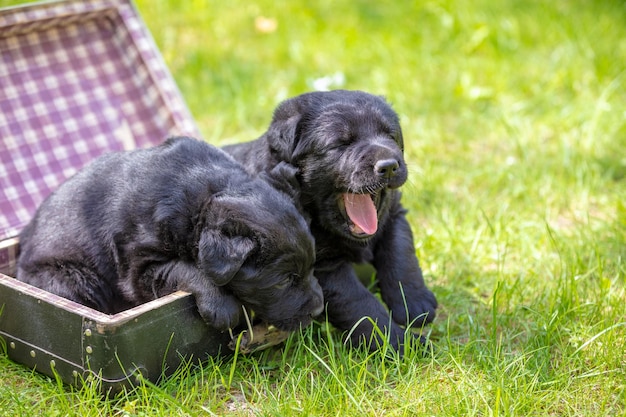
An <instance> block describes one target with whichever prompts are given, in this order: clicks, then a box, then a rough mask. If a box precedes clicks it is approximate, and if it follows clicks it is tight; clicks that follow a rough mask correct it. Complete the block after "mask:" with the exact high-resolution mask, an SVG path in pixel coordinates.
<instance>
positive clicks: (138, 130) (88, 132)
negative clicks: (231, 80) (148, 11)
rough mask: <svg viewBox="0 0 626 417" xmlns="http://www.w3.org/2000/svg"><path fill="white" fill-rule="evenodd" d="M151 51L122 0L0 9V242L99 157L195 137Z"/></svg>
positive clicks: (144, 33) (170, 82)
mask: <svg viewBox="0 0 626 417" xmlns="http://www.w3.org/2000/svg"><path fill="white" fill-rule="evenodd" d="M155 51H156V47H155V46H154V44H153V42H152V39H151V38H150V37H149V34H148V33H147V31H146V30H145V29H144V27H143V25H142V23H141V22H140V21H139V20H138V19H137V17H136V15H135V13H134V9H132V6H131V5H130V4H128V3H127V2H126V1H124V0H109V1H93V2H89V1H87V2H84V1H68V2H61V3H54V4H51V5H50V6H48V7H46V8H43V9H30V8H28V7H27V8H24V9H23V10H19V9H15V10H9V11H8V12H6V13H4V14H3V13H2V12H0V80H2V82H0V138H1V140H2V146H1V147H0V161H1V164H0V241H2V240H4V239H7V238H10V237H13V236H16V235H17V234H18V233H19V230H21V228H22V227H23V226H24V225H25V224H26V223H27V222H28V221H29V220H30V218H31V217H32V215H33V213H34V211H35V209H36V207H37V206H38V205H39V204H40V203H41V202H42V201H43V199H44V198H45V197H46V196H47V195H48V194H49V193H50V192H52V191H53V190H54V189H56V188H57V187H58V185H59V184H60V183H61V182H63V181H64V180H65V179H66V178H68V177H69V176H71V175H73V174H74V173H75V172H76V171H77V170H79V169H80V168H81V167H83V166H84V165H85V164H87V163H88V162H89V161H91V160H93V159H94V158H95V157H97V156H99V155H100V154H102V153H104V152H107V151H112V150H121V149H128V148H135V147H142V146H148V145H151V144H155V143H159V142H161V141H162V140H163V139H164V138H165V137H166V136H170V135H175V134H186V135H192V136H199V134H198V130H197V128H196V126H195V123H194V122H193V119H192V118H191V116H190V114H189V112H188V110H187V109H186V107H185V104H184V102H183V101H182V99H181V98H180V94H179V92H178V90H177V88H176V86H175V84H174V82H173V80H172V79H171V76H170V75H169V73H168V72H167V70H166V68H165V66H164V64H163V62H162V60H161V57H160V55H158V53H156V52H155ZM3 250H4V251H5V252H6V249H2V248H0V269H2V264H3V263H4V264H5V265H8V263H10V262H11V261H12V260H11V259H7V258H10V255H9V254H8V252H7V253H2V251H3ZM5 261H6V263H5Z"/></svg>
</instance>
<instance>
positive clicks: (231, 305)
mask: <svg viewBox="0 0 626 417" xmlns="http://www.w3.org/2000/svg"><path fill="white" fill-rule="evenodd" d="M196 303H197V304H198V311H199V312H200V316H202V318H203V319H204V321H205V322H206V323H207V324H208V325H209V326H211V327H214V328H216V329H218V330H220V331H225V330H228V329H230V328H234V327H236V326H237V325H238V324H239V322H240V318H241V311H242V308H241V303H240V302H239V300H237V299H236V298H235V297H233V296H232V295H224V294H222V295H221V296H220V297H218V298H204V299H196Z"/></svg>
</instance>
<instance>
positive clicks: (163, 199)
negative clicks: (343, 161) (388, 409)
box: [17, 138, 323, 330]
mask: <svg viewBox="0 0 626 417" xmlns="http://www.w3.org/2000/svg"><path fill="white" fill-rule="evenodd" d="M294 175H295V169H294V168H293V167H289V166H288V165H287V164H282V165H278V166H277V169H275V170H274V171H272V172H270V173H268V174H267V175H265V176H263V177H258V178H256V179H253V178H251V177H250V175H249V174H247V173H246V172H245V170H244V169H243V167H242V166H241V165H240V164H239V163H237V162H235V161H234V160H233V159H232V158H231V157H230V156H229V155H227V154H226V153H225V152H223V151H221V150H219V149H217V148H215V147H213V146H210V145H208V144H206V143H203V142H200V141H198V140H195V139H191V138H175V139H169V140H168V141H166V142H165V143H164V144H162V145H160V146H157V147H154V148H150V149H144V150H136V151H131V152H122V153H112V154H108V155H105V156H102V157H100V158H99V159H97V160H96V161H94V162H93V163H92V164H91V165H89V166H88V167H87V168H85V169H84V170H82V171H81V172H79V173H78V174H77V175H75V176H74V177H72V178H70V179H69V180H68V181H66V182H65V183H64V184H62V186H61V187H60V188H59V189H58V190H57V191H55V192H54V193H53V194H51V195H50V196H49V197H48V198H47V199H46V200H45V201H44V202H43V204H42V205H41V206H40V207H39V209H38V210H37V213H36V214H35V217H34V218H33V220H32V221H31V222H30V223H29V224H28V225H27V226H26V228H25V229H24V230H23V232H22V233H21V235H20V246H21V254H20V257H19V260H18V270H17V278H18V279H20V280H22V281H25V282H28V283H30V284H32V285H34V286H37V287H40V288H43V289H45V290H47V291H49V292H52V293H55V294H58V295H60V296H63V297H66V298H68V299H71V300H73V301H76V302H79V303H81V304H84V305H86V306H89V307H92V308H95V309H97V310H100V311H102V312H105V313H116V312H119V311H121V310H123V309H126V308H128V307H131V306H135V305H138V304H141V303H144V302H146V301H149V300H153V299H156V298H157V297H160V296H162V295H165V294H168V293H170V292H172V291H174V290H177V289H180V290H185V291H188V292H191V293H192V294H193V295H194V296H195V299H196V303H197V305H198V309H199V312H200V314H201V315H202V317H203V318H204V319H205V320H206V321H207V323H208V324H210V325H211V326H213V327H215V328H218V329H221V330H225V329H227V328H229V327H234V326H235V325H237V324H238V323H239V315H240V312H241V304H242V303H243V304H244V305H245V306H247V307H249V308H251V309H252V310H253V311H254V312H255V313H256V314H257V315H258V316H259V317H260V318H261V319H264V320H265V321H267V322H269V323H270V324H274V325H275V326H276V327H278V328H280V329H282V330H294V329H296V328H298V327H299V326H300V325H303V326H304V325H307V324H308V323H309V322H310V321H311V318H312V316H315V315H318V314H319V313H320V312H321V311H322V310H323V296H322V290H321V288H320V287H319V284H318V283H317V280H316V279H315V278H314V276H313V272H312V269H313V263H314V261H315V256H314V242H313V238H312V236H311V233H310V231H309V226H308V224H307V222H306V221H305V219H304V218H303V216H302V214H301V213H300V211H299V210H298V209H297V208H296V205H295V203H294V198H297V191H296V188H297V183H296V182H295V179H294ZM270 183H271V184H272V185H270ZM294 186H295V187H294ZM278 189H280V190H281V191H279V190H278Z"/></svg>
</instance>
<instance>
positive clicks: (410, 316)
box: [388, 287, 437, 327]
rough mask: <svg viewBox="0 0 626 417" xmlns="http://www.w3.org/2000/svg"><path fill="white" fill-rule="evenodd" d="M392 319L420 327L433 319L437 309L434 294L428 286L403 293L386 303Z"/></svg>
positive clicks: (405, 324) (406, 324) (402, 323)
mask: <svg viewBox="0 0 626 417" xmlns="http://www.w3.org/2000/svg"><path fill="white" fill-rule="evenodd" d="M388 307H389V310H390V311H391V317H392V318H393V321H395V322H396V323H398V324H400V325H403V326H411V327H422V326H423V325H424V324H427V323H430V322H432V321H433V319H434V318H435V315H436V310H437V299H436V298H435V294H433V293H432V291H430V290H429V289H428V288H426V287H422V288H421V289H419V290H414V291H411V292H410V293H406V292H405V293H404V297H402V298H400V299H397V300H395V301H394V302H393V303H390V304H389V305H388Z"/></svg>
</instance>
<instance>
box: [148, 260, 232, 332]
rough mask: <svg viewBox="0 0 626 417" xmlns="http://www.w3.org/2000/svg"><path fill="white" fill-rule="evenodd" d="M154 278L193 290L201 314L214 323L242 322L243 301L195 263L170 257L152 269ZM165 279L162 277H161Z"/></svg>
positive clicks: (220, 327)
mask: <svg viewBox="0 0 626 417" xmlns="http://www.w3.org/2000/svg"><path fill="white" fill-rule="evenodd" d="M153 273H154V276H153V277H152V279H153V282H155V281H156V282H159V281H160V282H166V283H167V284H166V286H167V287H169V288H171V289H177V290H182V291H187V292H190V293H191V294H193V296H194V297H195V300H196V304H197V305H198V312H199V313H200V316H202V318H203V319H204V321H206V322H207V324H208V325H209V326H211V327H214V328H216V329H218V330H222V331H224V330H227V329H229V328H233V327H235V326H237V324H239V319H240V314H241V303H240V302H239V300H237V299H236V298H235V297H234V296H233V295H232V294H229V293H228V292H227V290H225V289H224V288H223V287H218V286H217V285H215V284H214V283H213V282H211V280H210V279H209V277H207V276H206V274H204V273H203V272H202V271H201V270H200V269H199V268H198V267H196V266H195V265H194V264H191V263H188V262H184V261H171V262H168V263H166V264H162V265H160V266H158V267H156V268H154V269H153ZM159 277H161V278H162V279H161V280H159V279H158V278H159Z"/></svg>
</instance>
